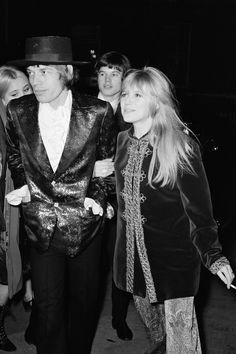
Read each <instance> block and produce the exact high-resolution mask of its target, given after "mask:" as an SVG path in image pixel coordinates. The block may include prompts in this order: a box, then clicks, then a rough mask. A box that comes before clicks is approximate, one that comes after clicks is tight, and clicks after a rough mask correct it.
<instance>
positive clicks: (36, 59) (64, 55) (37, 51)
mask: <svg viewBox="0 0 236 354" xmlns="http://www.w3.org/2000/svg"><path fill="white" fill-rule="evenodd" d="M8 63H9V64H14V65H16V66H30V65H39V64H45V65H50V64H51V65H52V64H54V65H63V64H65V65H66V64H71V65H85V64H89V62H88V61H76V60H74V59H73V55H72V44H71V39H70V38H69V37H61V36H41V37H30V38H26V40H25V58H24V59H19V60H11V61H9V62H8Z"/></svg>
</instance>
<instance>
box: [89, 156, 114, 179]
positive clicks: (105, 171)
mask: <svg viewBox="0 0 236 354" xmlns="http://www.w3.org/2000/svg"><path fill="white" fill-rule="evenodd" d="M113 172H114V162H113V161H112V158H109V159H104V160H98V161H96V162H95V165H94V169H93V177H107V176H110V175H111V174H112V173H113Z"/></svg>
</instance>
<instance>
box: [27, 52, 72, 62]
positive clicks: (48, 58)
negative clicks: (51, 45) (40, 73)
mask: <svg viewBox="0 0 236 354" xmlns="http://www.w3.org/2000/svg"><path fill="white" fill-rule="evenodd" d="M25 60H32V61H42V62H57V61H58V62H66V61H68V62H71V61H73V59H72V56H71V54H69V53H68V54H63V55H62V54H60V53H54V54H52V53H50V54H49V53H42V54H26V56H25Z"/></svg>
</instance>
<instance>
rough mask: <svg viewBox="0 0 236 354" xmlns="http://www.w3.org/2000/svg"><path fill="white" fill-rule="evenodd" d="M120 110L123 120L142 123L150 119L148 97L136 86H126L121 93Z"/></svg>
mask: <svg viewBox="0 0 236 354" xmlns="http://www.w3.org/2000/svg"><path fill="white" fill-rule="evenodd" d="M120 104H121V111H122V115H123V118H124V120H125V122H128V123H133V124H135V123H144V124H145V122H146V121H147V120H149V119H150V98H149V95H148V94H147V93H145V92H144V91H142V90H141V89H140V88H138V87H137V86H127V87H125V88H124V90H122V93H121V99H120Z"/></svg>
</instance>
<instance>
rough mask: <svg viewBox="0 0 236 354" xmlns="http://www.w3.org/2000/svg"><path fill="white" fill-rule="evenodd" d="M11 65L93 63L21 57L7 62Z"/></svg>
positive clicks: (88, 62) (81, 64) (80, 64)
mask: <svg viewBox="0 0 236 354" xmlns="http://www.w3.org/2000/svg"><path fill="white" fill-rule="evenodd" d="M7 64H9V65H16V66H31V65H78V66H83V65H88V64H91V62H90V61H75V60H73V61H39V60H26V59H19V60H9V61H8V62H7Z"/></svg>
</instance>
